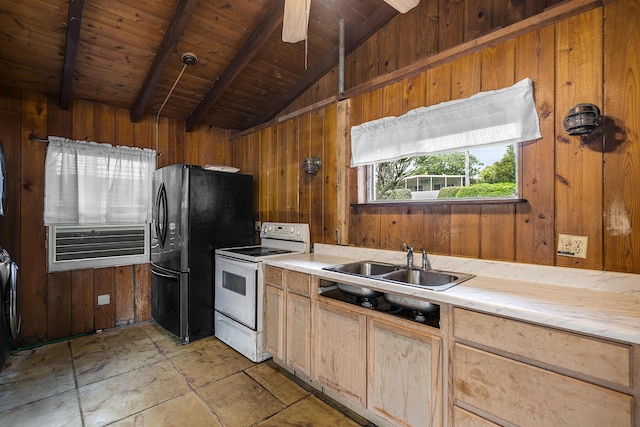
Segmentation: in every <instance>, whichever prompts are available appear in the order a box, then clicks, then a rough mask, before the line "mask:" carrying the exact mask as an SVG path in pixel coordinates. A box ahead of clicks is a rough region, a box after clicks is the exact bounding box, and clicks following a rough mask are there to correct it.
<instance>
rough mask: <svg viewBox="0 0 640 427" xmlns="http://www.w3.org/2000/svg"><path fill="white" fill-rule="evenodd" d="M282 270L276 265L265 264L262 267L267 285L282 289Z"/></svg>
mask: <svg viewBox="0 0 640 427" xmlns="http://www.w3.org/2000/svg"><path fill="white" fill-rule="evenodd" d="M283 277H284V270H282V269H281V268H278V267H272V266H270V265H267V266H266V268H265V269H264V281H265V283H266V284H267V285H271V286H275V287H277V288H280V289H282V278H283Z"/></svg>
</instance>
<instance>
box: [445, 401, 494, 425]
mask: <svg viewBox="0 0 640 427" xmlns="http://www.w3.org/2000/svg"><path fill="white" fill-rule="evenodd" d="M453 425H454V426H456V427H499V426H498V424H494V423H492V422H491V421H489V420H485V419H484V418H482V417H479V416H477V415H476V414H473V413H471V412H469V411H465V410H464V409H462V408H460V407H459V406H454V407H453Z"/></svg>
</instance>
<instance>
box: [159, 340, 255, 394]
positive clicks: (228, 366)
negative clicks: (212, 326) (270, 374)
mask: <svg viewBox="0 0 640 427" xmlns="http://www.w3.org/2000/svg"><path fill="white" fill-rule="evenodd" d="M171 361H172V362H173V363H174V364H175V366H176V367H177V368H178V370H179V371H180V373H181V374H182V375H184V376H185V378H186V379H187V381H189V383H190V384H191V386H192V387H194V388H198V387H202V386H203V385H205V384H208V383H210V382H212V381H216V380H219V379H221V378H224V377H226V376H229V375H231V374H234V373H236V372H240V371H242V370H243V369H247V368H248V367H250V366H253V364H254V363H253V362H252V361H250V360H249V359H247V358H246V357H244V356H242V355H241V354H240V353H238V352H236V351H235V350H233V349H231V348H229V347H227V346H226V345H225V344H223V343H222V342H220V341H211V345H210V346H208V347H206V348H205V349H203V350H195V351H191V352H189V353H184V354H181V355H180V356H176V357H174V358H172V359H171Z"/></svg>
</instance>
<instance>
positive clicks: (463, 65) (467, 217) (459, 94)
mask: <svg viewBox="0 0 640 427" xmlns="http://www.w3.org/2000/svg"><path fill="white" fill-rule="evenodd" d="M480 70H481V56H480V55H479V54H472V55H469V56H465V57H464V58H461V59H459V60H457V61H454V62H453V63H452V65H451V99H459V98H465V97H468V96H471V95H473V94H476V93H478V92H480V87H481V86H480V85H481V75H480ZM451 253H452V254H453V255H461V256H469V257H473V258H478V257H479V256H480V206H477V205H467V206H459V205H453V206H451Z"/></svg>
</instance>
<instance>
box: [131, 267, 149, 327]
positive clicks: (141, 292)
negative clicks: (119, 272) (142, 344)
mask: <svg viewBox="0 0 640 427" xmlns="http://www.w3.org/2000/svg"><path fill="white" fill-rule="evenodd" d="M134 270H135V276H134V283H135V301H136V304H135V320H136V322H144V321H146V320H149V319H151V268H150V267H149V265H148V264H139V265H135V266H134Z"/></svg>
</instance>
